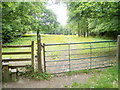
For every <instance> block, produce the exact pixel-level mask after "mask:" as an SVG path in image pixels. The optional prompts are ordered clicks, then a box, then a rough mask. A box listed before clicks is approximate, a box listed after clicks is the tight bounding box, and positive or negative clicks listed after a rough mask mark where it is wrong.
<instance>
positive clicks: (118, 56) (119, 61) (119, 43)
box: [117, 35, 120, 69]
mask: <svg viewBox="0 0 120 90" xmlns="http://www.w3.org/2000/svg"><path fill="white" fill-rule="evenodd" d="M117 47H118V48H117V60H118V64H120V35H118V38H117ZM118 66H119V65H118ZM119 69H120V67H119Z"/></svg>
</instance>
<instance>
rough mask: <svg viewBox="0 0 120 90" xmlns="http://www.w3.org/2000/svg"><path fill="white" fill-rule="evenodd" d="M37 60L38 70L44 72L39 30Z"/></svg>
mask: <svg viewBox="0 0 120 90" xmlns="http://www.w3.org/2000/svg"><path fill="white" fill-rule="evenodd" d="M37 60H38V72H40V73H41V72H42V58H41V37H40V35H39V30H38V31H37Z"/></svg>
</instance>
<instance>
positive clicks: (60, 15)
mask: <svg viewBox="0 0 120 90" xmlns="http://www.w3.org/2000/svg"><path fill="white" fill-rule="evenodd" d="M46 7H47V8H48V9H51V10H53V12H54V13H55V14H56V16H57V21H58V22H59V23H61V24H62V25H65V24H66V22H67V18H68V17H67V7H66V5H65V4H63V3H59V4H53V3H52V2H49V5H48V4H47V5H46Z"/></svg>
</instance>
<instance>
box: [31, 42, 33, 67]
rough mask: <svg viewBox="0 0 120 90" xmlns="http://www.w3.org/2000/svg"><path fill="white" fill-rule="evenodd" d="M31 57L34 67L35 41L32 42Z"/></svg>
mask: <svg viewBox="0 0 120 90" xmlns="http://www.w3.org/2000/svg"><path fill="white" fill-rule="evenodd" d="M31 59H32V67H33V68H34V41H32V42H31Z"/></svg>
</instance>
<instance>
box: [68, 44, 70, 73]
mask: <svg viewBox="0 0 120 90" xmlns="http://www.w3.org/2000/svg"><path fill="white" fill-rule="evenodd" d="M68 54H69V55H68V56H69V72H70V44H69V45H68Z"/></svg>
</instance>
